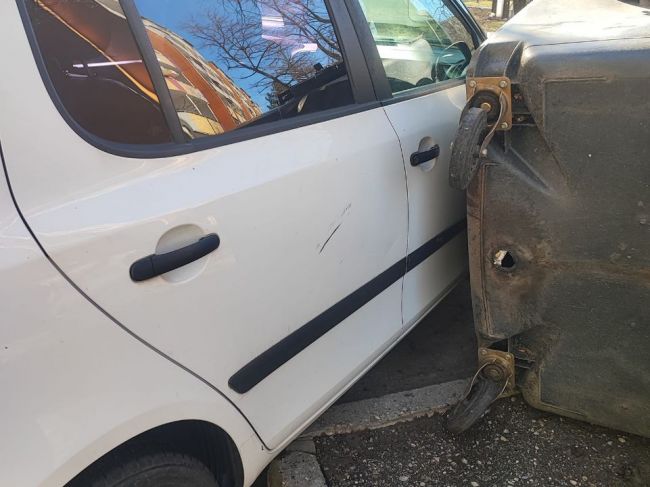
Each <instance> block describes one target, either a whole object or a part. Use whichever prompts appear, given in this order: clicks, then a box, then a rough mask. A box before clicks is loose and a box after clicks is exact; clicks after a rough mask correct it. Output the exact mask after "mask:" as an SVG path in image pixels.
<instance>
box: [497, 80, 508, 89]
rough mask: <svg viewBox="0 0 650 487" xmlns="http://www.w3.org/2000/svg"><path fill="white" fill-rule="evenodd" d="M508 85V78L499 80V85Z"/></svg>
mask: <svg viewBox="0 0 650 487" xmlns="http://www.w3.org/2000/svg"><path fill="white" fill-rule="evenodd" d="M506 86H508V82H507V81H506V80H504V79H502V80H501V81H499V87H501V88H505V87H506Z"/></svg>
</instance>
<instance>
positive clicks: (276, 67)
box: [24, 0, 354, 144]
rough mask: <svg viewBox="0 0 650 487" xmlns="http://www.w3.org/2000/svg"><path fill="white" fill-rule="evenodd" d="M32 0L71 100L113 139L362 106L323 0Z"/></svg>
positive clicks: (195, 134)
mask: <svg viewBox="0 0 650 487" xmlns="http://www.w3.org/2000/svg"><path fill="white" fill-rule="evenodd" d="M24 1H25V3H26V5H27V11H28V13H29V17H30V20H31V24H32V27H33V30H34V32H35V37H36V42H37V44H38V48H39V50H40V53H41V55H42V57H43V59H44V62H45V68H46V71H47V73H48V75H49V78H50V80H51V82H52V84H53V87H54V89H55V90H56V92H57V94H58V98H59V99H60V101H61V103H62V104H63V107H64V108H65V110H66V111H67V112H68V114H69V115H70V116H71V117H72V118H73V119H74V120H75V121H76V122H77V123H78V124H79V125H80V126H81V127H82V128H83V129H85V130H86V131H88V132H90V133H91V134H93V135H95V136H98V137H100V138H102V139H105V140H107V141H110V142H118V143H127V144H161V143H168V142H174V141H175V142H181V140H180V139H181V137H183V136H184V138H185V140H188V141H189V140H192V139H196V138H201V137H208V136H218V135H219V134H224V133H227V132H232V131H235V130H240V129H243V128H246V127H253V126H258V125H264V124H269V123H272V122H277V121H280V120H286V119H291V118H296V117H300V116H303V115H306V114H312V113H317V112H321V111H324V110H328V109H332V108H336V107H341V106H345V105H349V104H352V103H354V99H353V94H352V87H351V84H350V81H349V78H348V74H347V69H346V66H345V64H344V62H343V55H342V51H341V47H340V45H339V41H338V39H337V36H336V33H335V29H334V25H333V23H332V20H331V18H330V15H329V12H328V9H327V7H326V5H325V1H324V0H183V1H179V0H127V1H129V2H132V4H131V5H133V4H134V5H135V7H136V9H137V13H138V14H139V15H140V18H137V15H134V17H135V18H130V17H129V18H128V21H127V15H133V14H132V12H136V10H134V9H132V8H131V7H129V8H126V5H125V8H124V9H123V8H122V6H121V3H120V0H24ZM125 12H127V13H126V14H125ZM138 22H141V24H142V25H141V26H139V27H138V28H140V27H144V30H143V31H144V32H145V33H146V36H142V37H141V38H139V37H137V36H134V35H133V32H132V31H131V30H130V27H129V26H130V25H136V24H135V23H138ZM136 39H138V40H136ZM138 41H140V43H139V42H138ZM152 51H153V52H152ZM142 53H145V55H144V56H143V54H142ZM145 59H146V60H147V61H145ZM149 60H151V62H149V64H147V62H148V61H149ZM152 79H153V80H155V81H156V82H155V83H154V82H153V81H152ZM159 80H160V81H159ZM156 88H158V89H159V90H160V89H161V88H162V90H163V91H164V93H162V92H157V91H156ZM161 101H162V103H161ZM161 104H162V106H163V107H165V109H164V110H163V109H162V108H161ZM172 107H173V109H172ZM181 132H182V134H183V135H182V136H181V135H180V134H181ZM172 134H177V136H176V137H173V136H172Z"/></svg>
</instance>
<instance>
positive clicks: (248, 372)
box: [228, 219, 467, 394]
mask: <svg viewBox="0 0 650 487" xmlns="http://www.w3.org/2000/svg"><path fill="white" fill-rule="evenodd" d="M466 228H467V220H466V219H463V220H461V221H459V222H457V223H455V224H454V225H452V226H451V227H449V228H447V229H446V230H444V231H442V232H441V233H440V234H438V235H436V236H435V237H434V238H432V239H431V240H429V241H428V242H426V243H425V244H424V245H422V246H420V247H419V248H417V249H416V250H414V251H413V252H411V253H410V254H409V255H408V256H407V257H405V258H403V259H401V260H400V261H399V262H397V263H395V264H393V265H392V266H390V267H389V268H388V269H386V270H385V271H384V272H382V273H381V274H379V275H378V276H377V277H375V278H373V279H372V280H371V281H369V282H367V283H366V284H364V285H363V286H361V287H360V288H358V289H357V290H356V291H354V292H353V293H352V294H349V295H348V296H346V297H344V298H343V299H341V300H340V301H339V302H338V303H336V304H335V305H334V306H332V307H331V308H329V309H326V310H325V311H323V312H322V313H321V314H319V315H318V316H316V317H315V318H314V319H312V320H311V321H309V322H308V323H306V324H304V325H303V326H301V327H300V328H298V329H297V330H295V331H294V332H293V333H291V334H290V335H288V336H286V337H285V338H283V339H282V340H280V341H279V342H277V343H276V344H275V345H273V346H272V347H271V348H269V349H267V350H265V351H264V352H262V353H261V354H260V355H258V356H257V357H255V358H254V359H253V360H251V361H250V362H248V363H247V364H246V365H244V366H243V367H242V368H241V369H240V370H238V371H237V372H236V373H235V374H234V375H233V376H232V377H230V379H229V380H228V386H229V387H230V388H231V389H232V390H233V391H235V392H238V393H240V394H244V393H246V392H248V391H250V390H251V389H252V388H253V387H255V386H256V385H257V384H259V383H260V382H262V381H263V380H264V379H265V378H266V377H268V376H269V375H271V374H272V373H273V372H274V371H275V370H277V369H279V368H280V367H281V366H282V365H283V364H285V363H287V362H288V361H289V360H291V359H292V358H293V357H295V356H296V355H298V354H299V353H300V352H302V351H303V350H304V349H305V348H307V347H308V346H309V345H311V344H312V343H314V342H315V341H316V340H318V339H319V338H321V337H322V336H323V335H325V334H326V333H327V332H328V331H330V330H331V329H333V328H334V327H336V326H337V325H338V324H339V323H341V322H342V321H343V320H345V319H346V318H347V317H349V316H350V315H351V314H352V313H354V312H355V311H357V310H358V309H360V308H361V307H362V306H364V305H365V304H367V303H369V302H370V301H371V300H372V299H374V298H376V297H377V296H379V295H380V294H381V293H382V292H384V291H385V290H386V289H388V287H390V286H391V285H392V284H394V283H395V282H397V281H398V280H399V279H400V278H402V277H403V276H405V275H406V273H407V272H408V271H410V270H412V269H414V268H415V267H416V266H417V265H418V264H421V263H422V262H424V260H426V259H427V258H428V257H430V256H431V255H433V254H434V253H435V252H436V251H437V250H439V249H440V248H441V247H442V246H444V245H445V244H446V243H447V242H449V241H451V240H452V239H453V238H454V237H456V236H457V235H459V234H460V233H462V232H464V231H465V229H466Z"/></svg>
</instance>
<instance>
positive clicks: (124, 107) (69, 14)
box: [26, 0, 172, 144]
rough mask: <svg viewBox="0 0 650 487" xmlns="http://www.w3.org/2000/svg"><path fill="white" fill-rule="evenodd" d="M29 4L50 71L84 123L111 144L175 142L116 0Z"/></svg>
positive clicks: (55, 0) (69, 109)
mask: <svg viewBox="0 0 650 487" xmlns="http://www.w3.org/2000/svg"><path fill="white" fill-rule="evenodd" d="M26 4H27V8H28V12H29V16H30V19H31V24H32V27H33V30H34V33H35V36H36V41H37V43H38V46H39V49H40V52H41V55H42V57H43V59H44V62H45V69H46V70H47V73H48V75H49V78H50V79H51V82H52V84H53V85H54V88H55V90H56V92H57V94H58V97H59V99H60V100H61V103H62V104H63V106H64V107H65V109H66V111H67V112H68V113H69V114H70V115H71V116H72V118H74V120H76V122H77V123H78V124H79V125H81V126H82V127H83V128H84V129H86V130H87V131H89V132H90V133H92V134H94V135H96V136H99V137H101V138H103V139H106V140H109V141H112V142H120V143H135V144H150V143H163V142H170V141H171V140H172V137H171V134H170V131H169V128H168V127H167V124H166V122H165V118H164V116H163V114H162V111H161V109H160V104H159V101H158V96H157V95H156V93H155V90H154V87H153V83H152V82H151V78H150V76H149V73H148V72H147V68H146V67H145V65H144V62H143V60H142V57H141V55H140V52H139V50H138V46H137V44H136V42H135V40H134V38H133V35H132V33H131V31H130V30H129V25H128V23H127V21H126V18H125V16H124V12H123V11H122V9H121V8H120V4H119V3H118V2H117V1H116V0H96V1H95V0H39V1H35V0H29V1H28V2H26Z"/></svg>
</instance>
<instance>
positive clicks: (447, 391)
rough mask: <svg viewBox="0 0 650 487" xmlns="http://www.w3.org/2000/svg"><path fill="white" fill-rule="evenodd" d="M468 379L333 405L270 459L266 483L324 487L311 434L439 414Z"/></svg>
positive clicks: (459, 394)
mask: <svg viewBox="0 0 650 487" xmlns="http://www.w3.org/2000/svg"><path fill="white" fill-rule="evenodd" d="M468 383H469V380H455V381H451V382H445V383H444V384H435V385H431V386H427V387H422V388H420V389H413V390H410V391H404V392H397V393H394V394H387V395H385V396H382V397H378V398H372V399H364V400H362V401H356V402H350V403H343V404H337V405H334V406H332V407H331V408H330V409H328V410H327V411H326V412H325V413H324V414H323V415H322V416H321V417H320V418H318V419H317V420H316V421H315V422H314V424H312V425H311V426H310V427H309V428H307V429H306V430H305V431H304V432H303V433H302V435H300V437H299V438H298V439H297V440H296V441H294V442H293V443H291V444H290V445H289V446H288V447H287V449H286V450H285V451H284V452H283V453H282V454H281V455H280V456H279V457H278V458H276V459H275V460H273V462H272V463H271V466H270V468H269V475H268V486H269V487H326V486H327V483H326V482H325V477H324V476H323V473H322V471H321V468H320V465H319V463H318V459H317V458H316V446H315V445H314V441H313V438H315V437H317V436H323V435H325V436H331V435H338V434H345V433H352V432H354V431H363V430H372V429H378V428H384V427H386V426H391V425H394V424H397V423H402V422H405V421H411V420H413V419H415V418H421V417H423V416H433V415H434V414H440V413H442V412H444V411H445V410H447V409H448V408H449V407H450V406H451V405H452V404H454V403H456V402H457V401H458V400H459V399H460V398H461V397H462V395H463V393H464V392H465V389H466V388H467V385H468Z"/></svg>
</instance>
